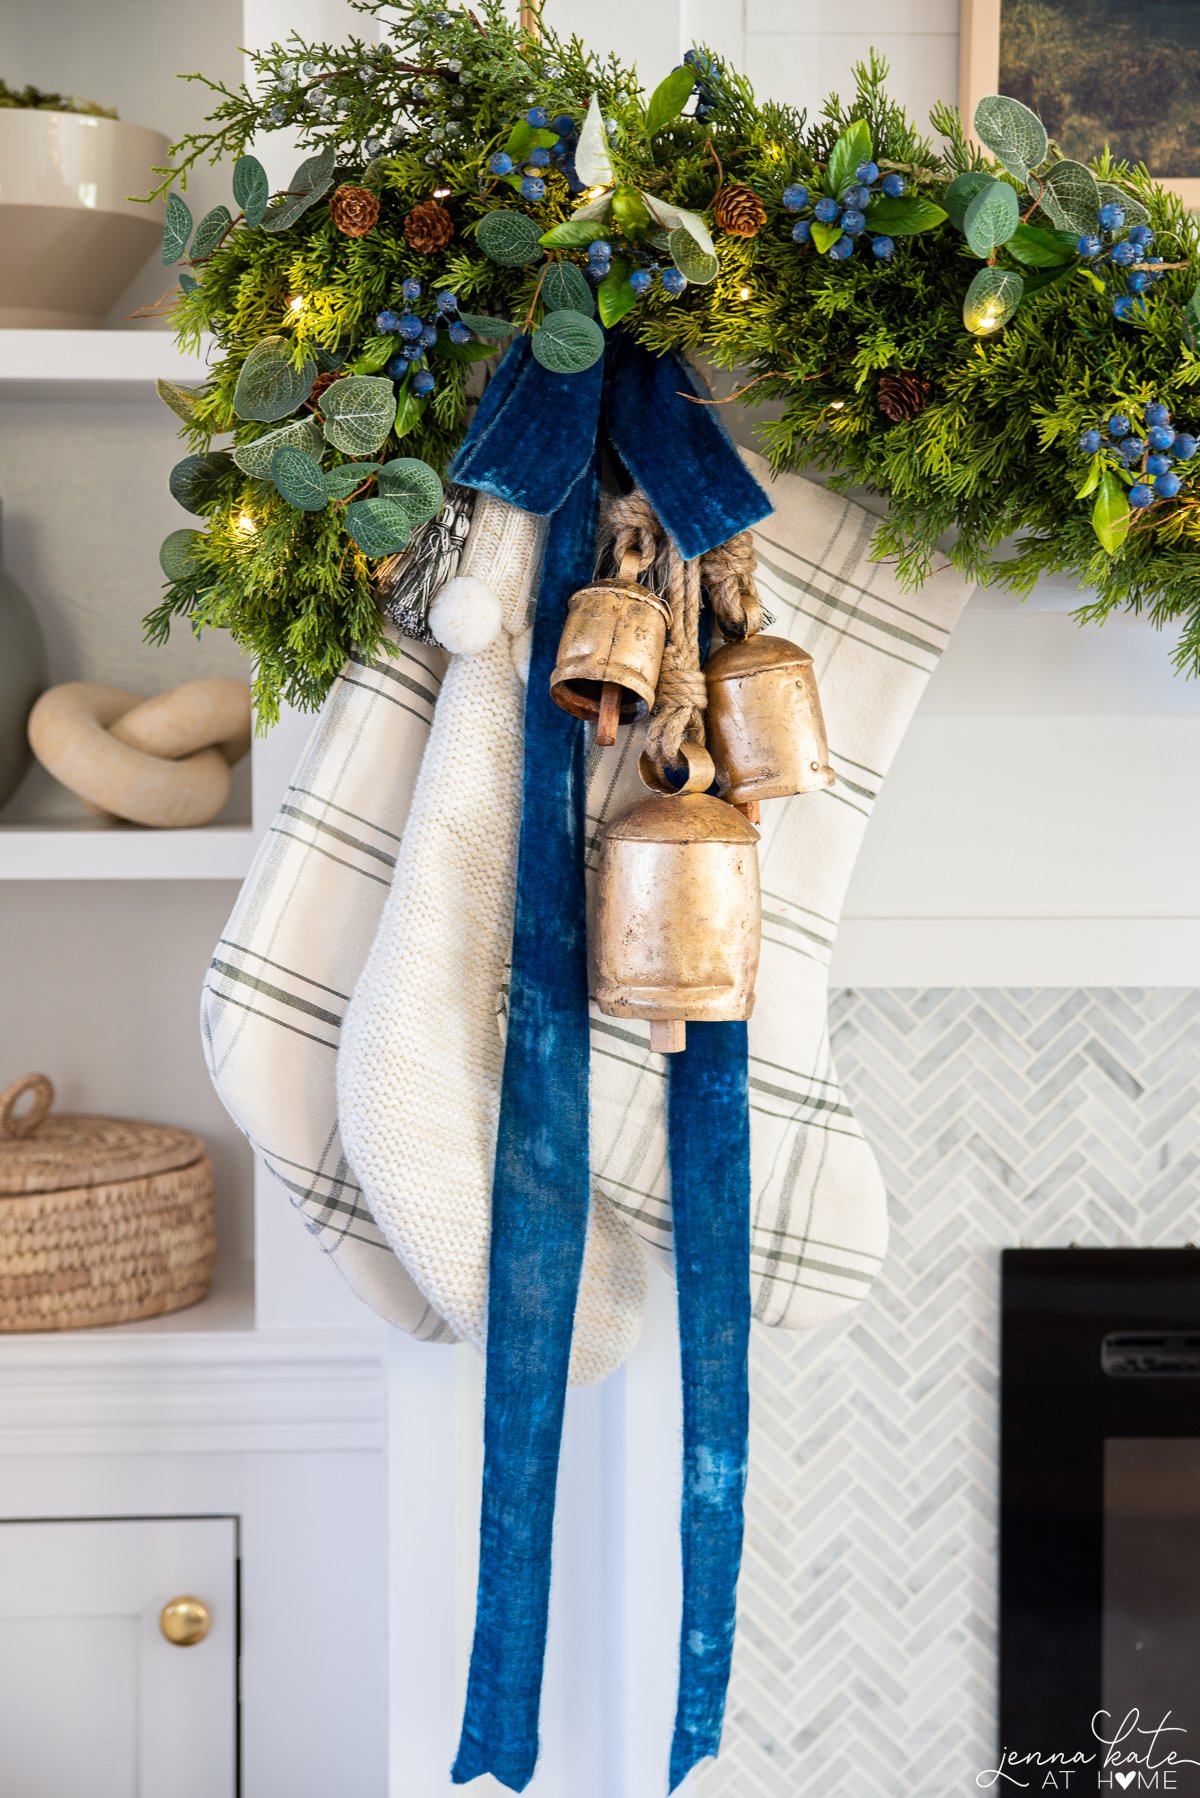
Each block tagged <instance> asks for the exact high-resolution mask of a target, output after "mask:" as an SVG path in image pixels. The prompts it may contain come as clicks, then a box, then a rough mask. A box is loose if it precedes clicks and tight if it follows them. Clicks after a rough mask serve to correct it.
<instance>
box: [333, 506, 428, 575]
mask: <svg viewBox="0 0 1200 1798" xmlns="http://www.w3.org/2000/svg"><path fill="white" fill-rule="evenodd" d="M346 529H347V530H348V531H349V533H350V535H351V536H352V537H353V539H354V541H355V542H356V543H357V544H358V547H359V549H361V550H362V552H363V555H364V556H370V557H371V559H372V561H375V560H377V559H378V558H379V557H381V556H394V555H396V554H397V553H398V552H399V551H400V550H402V549H407V548H408V540H409V538H410V537H411V536H412V532H413V521H412V518H411V516H410V514H409V511H408V508H407V506H405V505H403V504H402V503H401V502H400V501H399V500H395V499H355V500H351V502H350V504H349V505H348V506H347V507H346Z"/></svg>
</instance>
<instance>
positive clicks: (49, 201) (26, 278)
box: [0, 107, 168, 329]
mask: <svg viewBox="0 0 1200 1798" xmlns="http://www.w3.org/2000/svg"><path fill="white" fill-rule="evenodd" d="M167 149H168V143H167V139H166V138H165V137H164V136H163V135H162V133H161V132H159V131H149V130H147V128H146V127H145V126H144V125H127V124H125V122H124V121H123V120H121V119H101V118H92V117H89V116H88V115H86V114H83V113H74V112H38V111H28V112H27V111H22V110H20V109H18V108H15V107H4V108H0V328H4V327H9V328H11V327H13V326H27V327H28V326H47V325H49V326H57V327H59V328H76V329H77V328H79V327H80V326H89V325H99V324H102V323H103V321H104V317H105V314H106V313H107V312H108V309H109V307H110V306H111V305H112V304H113V302H114V300H116V299H117V297H118V295H119V294H121V293H122V292H123V291H124V289H125V288H126V287H127V286H128V285H129V282H130V280H131V279H132V278H133V276H134V275H135V274H136V273H137V271H138V269H139V268H140V267H141V266H142V264H143V262H145V261H146V259H147V257H148V256H150V255H151V254H152V252H153V251H154V249H155V248H156V246H157V245H158V244H159V243H160V242H161V237H162V213H163V208H162V204H161V202H158V201H156V202H155V204H154V205H153V206H145V205H142V204H141V203H140V202H139V201H137V200H136V199H131V198H130V195H135V194H144V193H146V192H147V190H148V189H149V188H150V187H151V186H152V185H153V180H154V177H153V175H152V174H151V170H152V169H153V167H154V165H155V164H156V163H163V162H165V161H166V155H167Z"/></svg>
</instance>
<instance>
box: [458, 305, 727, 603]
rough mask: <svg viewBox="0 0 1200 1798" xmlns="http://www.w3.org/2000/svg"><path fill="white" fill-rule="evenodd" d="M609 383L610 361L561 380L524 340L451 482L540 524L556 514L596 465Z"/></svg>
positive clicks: (495, 381) (496, 380)
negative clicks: (526, 514) (606, 381)
mask: <svg viewBox="0 0 1200 1798" xmlns="http://www.w3.org/2000/svg"><path fill="white" fill-rule="evenodd" d="M603 380H604V358H603V357H601V358H600V360H599V361H598V362H596V363H594V364H593V366H592V367H591V368H588V369H584V370H583V372H582V373H581V374H576V375H555V374H551V373H550V371H549V369H546V368H543V367H542V365H541V363H540V362H538V361H537V359H536V358H535V357H534V355H533V354H532V352H531V350H530V348H529V339H528V338H527V337H518V338H517V339H516V340H515V342H513V343H512V344H511V345H510V346H509V348H508V349H507V350H506V351H505V352H504V355H503V356H502V357H501V359H500V365H499V367H498V368H497V370H496V372H495V374H494V375H493V376H492V378H491V380H490V381H489V382H488V385H487V386H486V388H485V389H484V393H483V398H482V399H481V400H480V402H479V405H478V407H477V408H476V411H475V416H474V418H473V419H472V420H471V428H470V430H469V431H468V432H467V435H466V437H465V438H464V439H463V443H462V446H461V448H460V449H459V451H458V454H457V455H456V456H455V458H454V460H453V462H452V463H451V464H450V470H449V474H450V479H451V480H452V481H457V482H458V483H459V485H460V486H462V487H475V488H478V489H479V490H480V491H481V492H483V493H492V494H495V496H496V498H497V499H504V500H507V501H508V503H509V505H511V506H520V508H521V510H522V511H523V512H534V513H536V514H537V516H538V517H539V518H545V517H546V516H548V515H549V514H550V513H551V512H556V511H557V510H558V508H559V507H560V506H561V505H563V504H565V502H566V499H567V496H568V495H569V494H570V493H571V492H572V491H573V489H574V487H575V484H576V482H577V481H579V480H580V479H581V478H582V477H583V476H584V475H585V474H586V473H587V471H588V470H589V469H590V468H591V466H592V463H593V461H594V460H595V454H596V427H597V424H598V422H599V417H600V392H601V386H602V383H603ZM693 409H694V408H693ZM588 573H589V574H590V573H591V569H590V567H589V569H588Z"/></svg>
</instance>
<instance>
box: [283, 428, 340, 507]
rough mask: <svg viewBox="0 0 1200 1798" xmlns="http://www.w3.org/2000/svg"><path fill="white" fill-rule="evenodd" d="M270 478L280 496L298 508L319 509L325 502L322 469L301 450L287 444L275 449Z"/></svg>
mask: <svg viewBox="0 0 1200 1798" xmlns="http://www.w3.org/2000/svg"><path fill="white" fill-rule="evenodd" d="M271 479H272V480H273V481H274V483H275V485H276V487H277V488H278V489H279V492H280V495H281V496H282V498H284V499H285V500H286V501H287V503H288V505H289V506H295V508H296V510H297V511H298V512H319V511H320V510H321V509H322V507H323V506H325V505H326V504H327V503H328V500H329V489H328V487H327V486H326V485H325V475H324V471H323V470H322V468H321V465H320V463H319V462H317V461H316V460H315V459H314V458H313V457H312V456H310V455H307V454H306V453H305V451H304V450H301V449H290V448H289V447H288V446H287V445H286V444H285V445H284V447H283V449H277V450H276V451H275V454H274V455H273V456H272V457H271Z"/></svg>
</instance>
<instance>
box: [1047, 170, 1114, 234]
mask: <svg viewBox="0 0 1200 1798" xmlns="http://www.w3.org/2000/svg"><path fill="white" fill-rule="evenodd" d="M1038 209H1039V210H1040V211H1041V212H1044V213H1045V215H1046V217H1047V218H1048V219H1049V220H1050V223H1051V224H1052V225H1057V226H1058V229H1059V230H1060V231H1072V232H1074V234H1075V236H1076V237H1082V236H1083V235H1084V234H1085V233H1086V232H1089V231H1095V229H1096V227H1097V226H1098V225H1099V223H1100V189H1099V187H1098V186H1097V185H1096V177H1095V175H1093V173H1092V171H1091V169H1089V168H1085V167H1084V165H1083V163H1082V162H1071V161H1070V160H1069V159H1068V158H1064V159H1063V161H1062V162H1055V163H1053V164H1051V166H1050V167H1049V168H1048V169H1047V170H1046V173H1045V174H1044V175H1043V176H1042V191H1041V193H1040V194H1039V196H1038Z"/></svg>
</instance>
